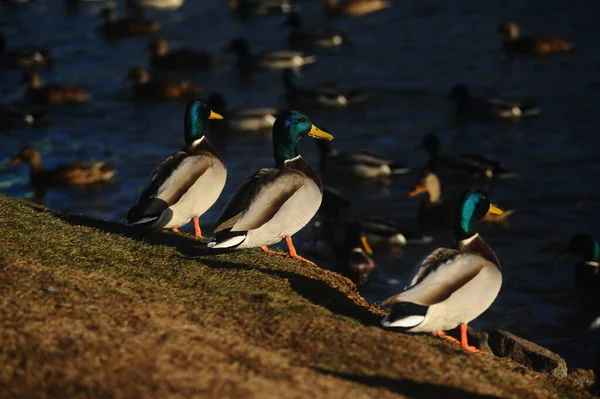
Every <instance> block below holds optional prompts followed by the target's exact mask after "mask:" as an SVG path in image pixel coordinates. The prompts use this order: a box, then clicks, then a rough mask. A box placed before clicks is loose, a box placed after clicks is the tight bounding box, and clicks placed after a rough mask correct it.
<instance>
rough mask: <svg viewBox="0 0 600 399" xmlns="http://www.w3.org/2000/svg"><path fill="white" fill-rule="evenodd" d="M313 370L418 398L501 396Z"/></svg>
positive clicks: (392, 379) (481, 397) (316, 368)
mask: <svg viewBox="0 0 600 399" xmlns="http://www.w3.org/2000/svg"><path fill="white" fill-rule="evenodd" d="M312 369H313V370H315V371H317V372H319V373H322V374H326V375H330V376H333V377H337V378H341V379H343V380H347V381H351V382H355V383H359V384H362V385H366V386H369V387H372V388H384V389H387V390H388V391H391V392H394V393H398V394H401V395H406V396H408V397H411V398H417V399H430V398H444V399H453V398H456V399H497V398H499V396H494V395H484V394H478V393H474V392H468V391H464V390H462V389H459V388H454V387H449V386H445V385H437V384H431V383H427V382H416V381H412V380H408V379H403V378H400V379H394V378H389V377H379V376H367V375H359V374H350V373H340V372H336V371H329V370H325V369H322V368H319V367H312Z"/></svg>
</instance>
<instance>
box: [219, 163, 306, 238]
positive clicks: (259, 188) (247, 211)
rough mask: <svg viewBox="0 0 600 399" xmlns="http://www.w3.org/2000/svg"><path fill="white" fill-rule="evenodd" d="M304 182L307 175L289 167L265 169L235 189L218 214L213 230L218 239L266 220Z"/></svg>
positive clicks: (258, 224)
mask: <svg viewBox="0 0 600 399" xmlns="http://www.w3.org/2000/svg"><path fill="white" fill-rule="evenodd" d="M305 181H306V177H305V176H304V175H302V174H300V173H296V172H293V171H289V170H280V169H273V168H264V169H261V170H259V171H258V172H256V173H255V174H254V175H253V176H251V177H250V178H248V179H247V180H246V181H245V182H244V183H243V184H242V185H241V186H240V187H239V188H238V189H237V190H236V192H235V193H234V194H233V196H232V197H231V198H230V199H229V201H228V202H227V205H225V208H224V209H223V211H222V212H221V215H219V219H218V220H217V223H216V227H215V229H214V232H215V233H216V237H215V239H216V241H217V242H222V241H223V240H225V239H227V238H229V237H232V236H237V235H242V234H240V233H243V234H245V232H247V231H249V230H254V229H257V228H259V227H260V226H262V225H263V224H265V223H267V222H268V221H269V220H271V219H272V218H273V216H275V214H276V213H277V212H279V210H280V209H281V207H282V206H283V204H285V202H286V201H287V200H288V199H290V197H292V195H294V194H295V193H296V191H298V190H299V189H300V188H301V187H302V186H303V185H304V184H305ZM236 232H237V234H236Z"/></svg>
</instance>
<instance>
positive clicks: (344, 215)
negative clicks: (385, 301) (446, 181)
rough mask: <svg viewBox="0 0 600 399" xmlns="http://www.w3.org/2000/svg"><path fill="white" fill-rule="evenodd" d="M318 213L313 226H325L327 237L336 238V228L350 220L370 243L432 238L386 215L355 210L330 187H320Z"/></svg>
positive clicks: (397, 243) (392, 243)
mask: <svg viewBox="0 0 600 399" xmlns="http://www.w3.org/2000/svg"><path fill="white" fill-rule="evenodd" d="M318 214H319V215H320V216H321V219H322V220H321V221H317V222H315V226H316V227H321V226H323V225H327V227H326V230H327V231H329V232H331V231H334V232H333V233H331V234H330V237H333V238H335V237H340V233H339V231H340V230H341V229H342V230H343V229H345V226H347V225H348V224H352V223H357V222H358V223H360V225H361V227H362V229H363V230H364V232H365V235H366V237H367V239H368V241H369V242H370V243H371V244H372V245H374V246H379V245H387V246H395V247H397V246H404V245H407V244H428V243H430V242H431V241H433V237H431V236H427V235H423V234H421V232H419V231H416V230H414V229H411V228H408V227H407V226H405V225H403V224H402V223H399V222H397V221H395V220H393V219H390V218H387V217H377V216H372V215H369V214H365V213H364V212H359V211H357V210H356V209H355V208H354V207H353V205H352V202H351V201H350V200H348V199H347V198H346V197H344V195H343V194H342V193H341V192H340V191H338V190H336V189H334V188H333V187H330V186H328V185H324V187H323V201H322V202H321V206H320V207H319V211H318Z"/></svg>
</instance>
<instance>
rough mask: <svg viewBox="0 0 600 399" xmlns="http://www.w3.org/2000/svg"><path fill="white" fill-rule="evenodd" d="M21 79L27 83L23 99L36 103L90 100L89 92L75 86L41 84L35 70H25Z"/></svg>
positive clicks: (48, 103) (50, 103)
mask: <svg viewBox="0 0 600 399" xmlns="http://www.w3.org/2000/svg"><path fill="white" fill-rule="evenodd" d="M23 81H24V82H27V83H28V84H29V87H28V88H27V92H26V93H25V99H26V100H27V101H28V102H30V103H33V104H38V105H60V104H69V103H82V102H86V101H89V100H91V99H92V98H93V97H92V95H91V94H88V93H86V92H85V91H83V89H80V88H79V87H76V86H67V85H62V84H58V83H48V84H45V85H44V84H42V79H41V78H40V75H39V74H38V73H37V72H26V73H25V75H24V76H23Z"/></svg>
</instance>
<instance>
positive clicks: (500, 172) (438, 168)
mask: <svg viewBox="0 0 600 399" xmlns="http://www.w3.org/2000/svg"><path fill="white" fill-rule="evenodd" d="M421 143H422V146H423V148H424V149H425V150H426V151H427V153H428V154H429V159H428V160H427V163H426V168H427V170H430V171H432V172H435V173H440V172H445V171H450V172H454V173H455V174H456V173H458V174H462V175H467V176H471V177H485V178H489V179H492V178H496V179H512V178H515V177H518V174H517V173H515V172H514V171H512V170H510V169H508V168H507V167H506V166H505V165H504V164H503V163H502V162H500V161H498V160H496V159H493V158H490V157H488V156H485V155H481V154H476V153H470V154H464V153H463V154H457V155H454V156H452V155H444V154H443V153H442V152H441V143H440V139H439V138H438V137H437V136H436V135H434V134H431V133H430V134H427V135H426V136H425V137H424V138H423V141H422V142H421Z"/></svg>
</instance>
